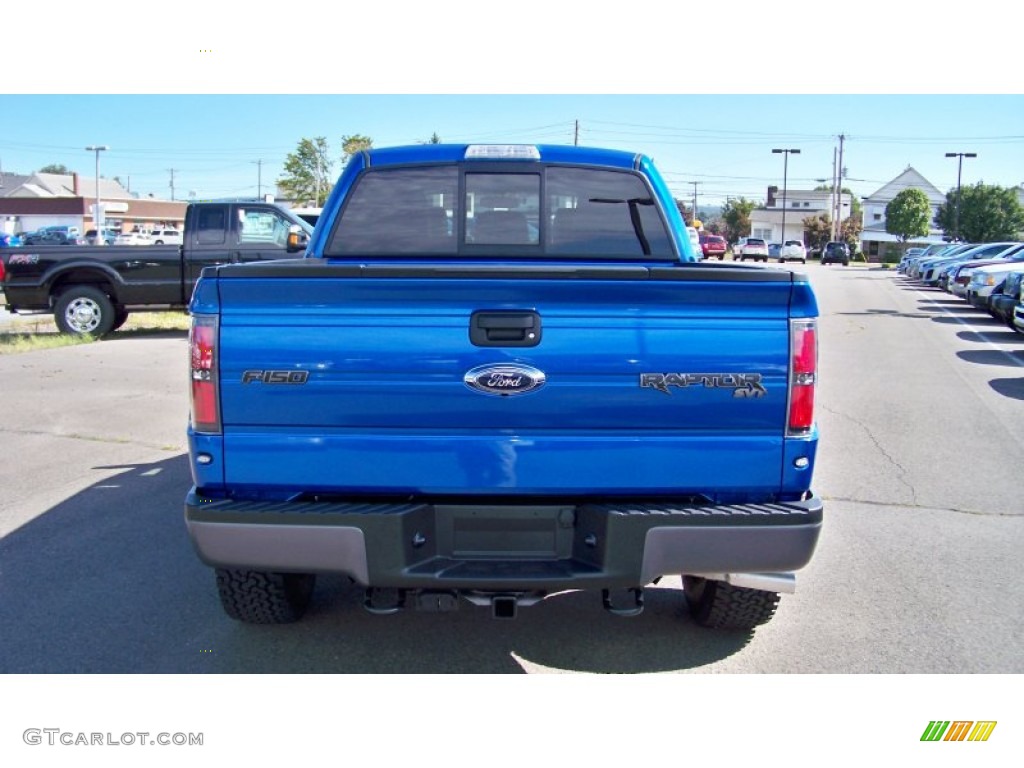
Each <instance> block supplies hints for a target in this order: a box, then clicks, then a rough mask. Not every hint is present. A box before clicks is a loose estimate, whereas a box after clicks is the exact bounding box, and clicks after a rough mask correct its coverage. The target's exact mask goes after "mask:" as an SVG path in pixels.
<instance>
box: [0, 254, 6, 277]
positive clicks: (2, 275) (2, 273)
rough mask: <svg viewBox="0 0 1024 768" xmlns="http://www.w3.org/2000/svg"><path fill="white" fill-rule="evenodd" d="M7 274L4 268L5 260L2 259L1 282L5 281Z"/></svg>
mask: <svg viewBox="0 0 1024 768" xmlns="http://www.w3.org/2000/svg"><path fill="white" fill-rule="evenodd" d="M5 274H6V272H5V268H4V260H3V259H0V283H2V282H3V281H4V275H5Z"/></svg>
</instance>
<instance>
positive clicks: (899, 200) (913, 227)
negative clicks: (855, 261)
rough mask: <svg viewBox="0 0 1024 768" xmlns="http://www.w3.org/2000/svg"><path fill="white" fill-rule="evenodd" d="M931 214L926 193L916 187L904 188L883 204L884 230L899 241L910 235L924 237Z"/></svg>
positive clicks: (929, 202)
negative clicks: (886, 203)
mask: <svg viewBox="0 0 1024 768" xmlns="http://www.w3.org/2000/svg"><path fill="white" fill-rule="evenodd" d="M931 216H932V204H931V201H929V200H928V195H926V194H925V193H924V191H923V190H920V189H917V188H916V187H911V188H910V189H904V190H903V191H902V192H900V193H899V194H898V195H896V197H894V198H893V199H892V200H890V201H889V203H888V205H886V206H885V231H886V232H888V233H889V234H890V235H895V236H896V238H897V239H898V240H899V241H900V242H901V243H905V242H907V240H909V239H910V238H912V237H925V236H926V235H927V234H928V224H929V222H930V221H931Z"/></svg>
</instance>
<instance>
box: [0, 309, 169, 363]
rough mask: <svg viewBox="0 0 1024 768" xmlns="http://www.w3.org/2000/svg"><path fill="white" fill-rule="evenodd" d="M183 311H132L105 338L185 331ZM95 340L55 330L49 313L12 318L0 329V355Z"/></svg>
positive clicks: (89, 342)
mask: <svg viewBox="0 0 1024 768" xmlns="http://www.w3.org/2000/svg"><path fill="white" fill-rule="evenodd" d="M188 326H189V316H188V314H186V313H185V312H134V313H132V314H131V315H129V316H128V320H127V322H125V324H124V325H123V326H121V328H120V329H118V330H117V331H114V333H112V334H110V336H108V338H111V339H116V338H118V337H125V336H127V337H132V336H155V335H159V334H165V333H167V332H169V331H187V330H188ZM95 341H97V339H96V338H94V337H92V336H75V335H71V334H64V333H60V332H58V331H57V326H56V325H55V324H54V322H53V316H52V315H38V316H27V317H14V318H12V319H11V322H10V325H8V326H7V327H6V328H3V329H2V330H0V355H17V354H21V353H24V352H34V351H35V350H37V349H55V348H58V347H71V346H77V345H79V344H91V343H93V342H95Z"/></svg>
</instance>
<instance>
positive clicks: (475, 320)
mask: <svg viewBox="0 0 1024 768" xmlns="http://www.w3.org/2000/svg"><path fill="white" fill-rule="evenodd" d="M469 340H470V341H471V342H472V343H473V344H474V345H476V346H478V347H535V346H537V345H538V344H540V315H539V314H537V313H536V312H474V313H473V315H472V317H470V319H469Z"/></svg>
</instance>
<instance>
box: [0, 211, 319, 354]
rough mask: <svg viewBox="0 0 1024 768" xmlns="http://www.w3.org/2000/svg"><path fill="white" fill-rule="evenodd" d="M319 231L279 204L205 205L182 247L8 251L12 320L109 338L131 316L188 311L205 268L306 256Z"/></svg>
mask: <svg viewBox="0 0 1024 768" xmlns="http://www.w3.org/2000/svg"><path fill="white" fill-rule="evenodd" d="M312 231H313V230H312V227H311V226H310V225H309V224H308V223H306V222H305V221H303V220H302V219H301V218H299V217H298V216H295V215H294V214H293V213H292V212H291V211H289V210H287V209H285V208H282V207H281V206H278V205H275V204H273V203H263V202H241V201H232V202H197V203H192V204H190V205H189V207H188V209H187V211H186V213H185V229H184V237H183V244H182V245H180V246H178V245H143V246H133V245H125V246H103V247H97V246H67V245H65V246H36V245H31V246H26V247H22V248H11V249H5V250H4V252H3V255H2V257H0V258H2V261H0V285H2V288H3V294H4V297H5V300H6V308H7V310H8V311H9V312H13V313H38V312H52V313H53V315H54V320H55V321H56V323H57V327H58V328H59V329H60V331H61V332H63V333H71V334H88V335H91V336H103V335H104V334H107V333H110V332H111V331H113V330H116V329H117V328H120V327H121V326H122V325H123V324H124V322H125V320H127V319H128V313H129V312H132V311H136V310H156V309H184V308H185V307H186V306H187V305H188V301H189V298H190V297H191V295H192V287H193V286H194V285H195V282H196V280H197V279H198V278H199V274H200V273H201V272H202V271H203V268H204V267H208V266H214V265H218V264H230V263H238V262H252V261H269V260H274V259H282V258H293V257H298V256H301V255H302V252H303V251H304V250H305V247H306V243H307V241H308V238H309V236H310V235H311V234H312Z"/></svg>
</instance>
